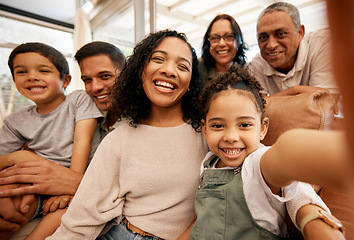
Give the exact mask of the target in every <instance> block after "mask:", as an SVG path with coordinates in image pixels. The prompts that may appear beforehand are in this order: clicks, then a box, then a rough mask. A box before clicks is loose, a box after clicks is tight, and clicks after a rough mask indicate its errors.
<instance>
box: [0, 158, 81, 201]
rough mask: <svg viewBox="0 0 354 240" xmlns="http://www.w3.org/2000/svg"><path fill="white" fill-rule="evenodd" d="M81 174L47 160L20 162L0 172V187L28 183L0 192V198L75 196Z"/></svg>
mask: <svg viewBox="0 0 354 240" xmlns="http://www.w3.org/2000/svg"><path fill="white" fill-rule="evenodd" d="M82 177H83V174H81V173H78V172H75V171H73V170H71V169H70V168H66V167H63V166H60V165H58V164H56V163H53V162H51V161H48V160H39V161H29V162H20V163H17V164H15V165H14V166H12V167H9V168H7V169H5V170H3V171H1V172H0V185H7V184H13V183H30V184H31V185H30V186H28V185H27V186H21V187H19V188H15V189H3V190H0V197H9V196H17V195H27V194H43V195H65V194H69V195H75V193H76V190H77V188H78V186H79V184H80V181H81V179H82Z"/></svg>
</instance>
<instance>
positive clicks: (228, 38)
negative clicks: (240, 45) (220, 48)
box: [208, 33, 235, 44]
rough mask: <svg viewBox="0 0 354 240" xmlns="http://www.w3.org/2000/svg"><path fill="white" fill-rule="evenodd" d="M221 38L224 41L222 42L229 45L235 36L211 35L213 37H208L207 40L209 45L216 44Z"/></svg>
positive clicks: (228, 34)
mask: <svg viewBox="0 0 354 240" xmlns="http://www.w3.org/2000/svg"><path fill="white" fill-rule="evenodd" d="M221 38H222V39H224V41H225V42H227V43H231V42H233V41H234V40H235V36H234V34H232V33H225V34H224V35H222V36H220V35H217V34H213V35H210V36H209V38H208V40H209V42H210V44H218V43H219V42H220V40H221Z"/></svg>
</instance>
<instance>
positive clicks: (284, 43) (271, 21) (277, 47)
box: [257, 11, 305, 73]
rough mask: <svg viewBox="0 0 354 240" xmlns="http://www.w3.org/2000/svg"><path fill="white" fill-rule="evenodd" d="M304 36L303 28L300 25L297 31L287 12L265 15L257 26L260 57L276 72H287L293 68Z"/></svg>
mask: <svg viewBox="0 0 354 240" xmlns="http://www.w3.org/2000/svg"><path fill="white" fill-rule="evenodd" d="M304 34H305V28H304V26H303V25H301V27H300V29H298V30H297V29H296V27H295V24H294V22H293V21H292V19H291V18H290V16H289V14H288V13H287V12H284V11H274V12H271V13H267V14H265V15H264V16H263V17H261V19H259V21H258V25H257V38H258V46H259V49H260V52H261V55H262V57H263V58H264V59H265V60H266V61H267V63H268V64H269V65H270V66H272V67H273V68H275V69H276V70H277V71H279V72H282V73H287V72H289V71H290V70H291V69H292V68H293V67H294V64H295V61H296V57H297V50H298V47H299V44H300V42H301V40H302V39H303V37H304Z"/></svg>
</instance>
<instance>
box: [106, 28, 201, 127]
mask: <svg viewBox="0 0 354 240" xmlns="http://www.w3.org/2000/svg"><path fill="white" fill-rule="evenodd" d="M167 37H175V38H179V39H181V40H183V41H184V42H185V43H186V44H187V45H188V46H189V48H190V49H191V52H192V56H193V62H192V77H191V81H190V85H189V91H187V92H186V93H185V94H184V96H183V97H182V100H181V101H182V111H183V119H184V120H185V121H186V122H190V123H191V124H192V127H193V128H194V129H195V130H199V128H200V117H199V112H198V97H199V94H200V91H201V89H202V87H203V85H204V82H203V79H202V78H201V75H200V73H199V68H198V65H199V62H198V58H197V55H196V53H195V50H194V48H193V47H192V46H191V45H190V44H189V43H188V42H187V38H186V36H185V35H184V34H183V33H178V32H177V31H174V30H168V29H167V30H161V31H158V32H156V33H151V34H149V35H148V36H147V37H145V38H144V39H143V40H142V41H141V42H139V43H138V44H137V45H136V46H135V47H134V50H133V54H132V55H131V56H130V57H129V58H128V60H127V63H126V65H125V67H124V68H123V70H122V72H121V73H120V75H119V77H118V78H117V79H116V83H115V84H114V86H113V94H112V98H113V99H112V108H113V109H112V111H113V112H114V113H115V114H116V115H118V118H120V119H121V118H126V119H129V120H130V125H131V126H135V127H136V126H137V124H140V123H141V122H142V120H144V119H146V118H147V117H148V116H149V114H150V100H149V99H148V97H147V96H146V94H145V91H144V88H143V82H142V78H141V77H142V74H143V71H144V69H145V66H146V64H147V63H148V62H149V61H150V58H151V55H152V53H153V50H154V49H155V48H156V47H158V46H159V45H160V43H161V42H162V40H164V39H165V38H167Z"/></svg>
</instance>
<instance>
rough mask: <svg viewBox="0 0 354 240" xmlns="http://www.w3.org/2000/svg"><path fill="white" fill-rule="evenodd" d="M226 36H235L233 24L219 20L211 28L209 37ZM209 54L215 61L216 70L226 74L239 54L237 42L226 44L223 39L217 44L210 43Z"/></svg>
mask: <svg viewBox="0 0 354 240" xmlns="http://www.w3.org/2000/svg"><path fill="white" fill-rule="evenodd" d="M224 34H232V35H233V34H234V33H233V31H232V28H231V23H230V22H229V21H228V20H226V19H220V20H217V21H216V22H215V23H214V24H213V26H212V27H211V30H210V34H209V37H210V36H212V35H219V36H223V35H224ZM209 52H210V54H211V56H212V57H213V58H214V59H215V64H216V70H217V71H218V72H225V71H227V69H229V67H230V66H231V64H232V63H233V59H234V57H235V55H236V52H237V42H236V39H234V41H233V42H226V41H225V39H223V38H221V39H220V41H219V42H218V43H216V44H211V43H210V49H209Z"/></svg>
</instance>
